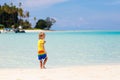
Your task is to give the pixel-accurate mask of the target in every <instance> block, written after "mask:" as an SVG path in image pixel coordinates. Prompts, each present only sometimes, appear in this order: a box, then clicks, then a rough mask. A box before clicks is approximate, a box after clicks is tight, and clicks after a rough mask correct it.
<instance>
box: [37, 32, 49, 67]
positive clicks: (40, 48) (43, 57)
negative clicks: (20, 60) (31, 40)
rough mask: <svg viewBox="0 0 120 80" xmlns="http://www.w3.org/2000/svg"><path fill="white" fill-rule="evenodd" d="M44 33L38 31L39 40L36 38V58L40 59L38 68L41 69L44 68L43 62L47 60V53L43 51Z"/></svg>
mask: <svg viewBox="0 0 120 80" xmlns="http://www.w3.org/2000/svg"><path fill="white" fill-rule="evenodd" d="M44 39H45V33H44V32H40V34H39V40H38V59H39V60H40V68H41V69H45V64H46V62H47V59H48V57H47V54H46V51H45V47H44V44H45V42H46V41H45V40H44Z"/></svg>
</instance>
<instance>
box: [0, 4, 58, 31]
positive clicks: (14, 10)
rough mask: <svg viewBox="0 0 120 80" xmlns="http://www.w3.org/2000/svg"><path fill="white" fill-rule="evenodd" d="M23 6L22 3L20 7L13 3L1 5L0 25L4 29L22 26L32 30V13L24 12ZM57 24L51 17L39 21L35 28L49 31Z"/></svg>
mask: <svg viewBox="0 0 120 80" xmlns="http://www.w3.org/2000/svg"><path fill="white" fill-rule="evenodd" d="M21 6H22V3H21V2H20V3H19V5H18V7H16V6H15V5H13V3H11V4H9V5H8V4H6V3H4V5H0V24H1V25H4V28H12V26H14V28H18V27H19V26H22V27H23V29H30V28H32V27H31V23H30V22H29V16H30V13H29V11H24V10H23V9H22V7H21ZM34 20H36V17H34ZM55 22H56V20H55V19H53V18H50V17H47V18H46V19H39V20H38V21H37V22H36V23H35V26H34V27H33V28H37V29H47V30H49V29H50V28H51V26H52V25H53V24H54V23H55Z"/></svg>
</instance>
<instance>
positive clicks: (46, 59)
mask: <svg viewBox="0 0 120 80" xmlns="http://www.w3.org/2000/svg"><path fill="white" fill-rule="evenodd" d="M47 60H48V57H46V58H45V60H44V62H43V68H45V64H46V62H47Z"/></svg>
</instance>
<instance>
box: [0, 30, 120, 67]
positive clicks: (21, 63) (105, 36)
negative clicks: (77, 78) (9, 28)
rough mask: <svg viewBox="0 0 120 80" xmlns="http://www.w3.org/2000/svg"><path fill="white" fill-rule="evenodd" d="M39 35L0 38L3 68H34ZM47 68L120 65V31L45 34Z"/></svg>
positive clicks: (29, 34)
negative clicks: (47, 58)
mask: <svg viewBox="0 0 120 80" xmlns="http://www.w3.org/2000/svg"><path fill="white" fill-rule="evenodd" d="M37 40H38V33H23V34H22V33H20V34H19V33H17V34H15V33H2V34H0V68H35V67H39V61H38V59H37ZM45 47H46V50H47V53H48V57H49V60H48V62H47V66H48V67H60V66H63V65H64V66H74V65H98V64H120V50H119V49H120V31H110V32H108V31H90V32H88V31H84V32H81V31H76V32H75V31H69V32H67V31H66V32H65V31H63V32H46V44H45Z"/></svg>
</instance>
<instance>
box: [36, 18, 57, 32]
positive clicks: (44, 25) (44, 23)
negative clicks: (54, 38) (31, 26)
mask: <svg viewBox="0 0 120 80" xmlns="http://www.w3.org/2000/svg"><path fill="white" fill-rule="evenodd" d="M55 22H56V20H55V19H53V18H50V17H47V18H46V19H45V20H43V19H40V20H38V22H37V23H36V26H35V28H38V29H46V30H50V28H51V26H52V25H53V24H54V23H55Z"/></svg>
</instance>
